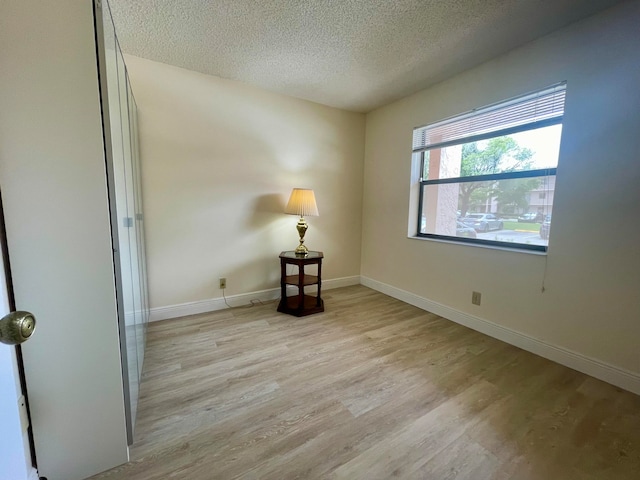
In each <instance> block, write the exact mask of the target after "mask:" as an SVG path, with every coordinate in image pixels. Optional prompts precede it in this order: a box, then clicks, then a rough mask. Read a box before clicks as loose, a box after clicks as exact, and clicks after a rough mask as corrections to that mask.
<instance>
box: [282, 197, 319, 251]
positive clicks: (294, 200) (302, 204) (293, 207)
mask: <svg viewBox="0 0 640 480" xmlns="http://www.w3.org/2000/svg"><path fill="white" fill-rule="evenodd" d="M284 213H288V214H289V215H299V216H300V220H298V224H297V225H296V228H297V229H298V235H300V245H298V247H297V248H296V249H295V254H296V255H300V256H303V257H304V256H306V255H308V254H309V249H308V248H307V247H306V246H305V245H304V234H305V233H306V231H307V228H309V226H308V225H307V221H306V220H305V219H304V217H305V216H311V217H317V216H318V206H317V205H316V197H315V195H314V194H313V190H311V189H308V188H294V189H293V190H292V191H291V196H290V197H289V202H288V203H287V206H286V207H285V209H284Z"/></svg>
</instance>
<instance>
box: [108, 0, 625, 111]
mask: <svg viewBox="0 0 640 480" xmlns="http://www.w3.org/2000/svg"><path fill="white" fill-rule="evenodd" d="M109 3H110V5H111V9H112V14H113V18H114V22H115V24H116V32H117V34H118V37H119V39H120V44H121V47H122V50H123V51H124V52H125V53H130V54H132V55H136V56H139V57H143V58H148V59H151V60H156V61H159V62H163V63H167V64H171V65H176V66H179V67H183V68H187V69H189V70H195V71H198V72H202V73H207V74H210V75H216V76H219V77H223V78H228V79H233V80H239V81H242V82H245V83H248V84H252V85H256V86H259V87H262V88H264V89H267V90H270V91H274V92H280V93H284V94H287V95H292V96H294V97H299V98H304V99H307V100H312V101H314V102H318V103H322V104H325V105H330V106H334V107H339V108H344V109H347V110H353V111H359V112H367V111H370V110H372V109H374V108H376V107H379V106H381V105H384V104H386V103H389V102H392V101H394V100H397V99H399V98H402V97H404V96H406V95H409V94H411V93H414V92H416V91H418V90H421V89H423V88H426V87H428V86H430V85H433V84H434V83H437V82H439V81H442V80H444V79H446V78H448V77H450V76H452V75H455V74H457V73H459V72H461V71H464V70H466V69H469V68H471V67H473V66H475V65H478V64H480V63H482V62H484V61H486V60H489V59H491V58H493V57H495V56H497V55H500V54H502V53H505V52H507V51H509V50H511V49H513V48H515V47H517V46H519V45H522V44H524V43H526V42H528V41H531V40H533V39H535V38H538V37H540V36H542V35H545V34H547V33H550V32H552V31H554V30H556V29H558V28H560V27H562V26H565V25H568V24H569V23H572V22H574V21H576V20H579V19H581V18H584V17H586V16H589V15H591V14H593V13H595V12H598V11H600V10H602V9H604V8H607V7H609V6H612V5H614V4H616V3H620V1H619V0H395V1H394V0H182V1H176V0H109Z"/></svg>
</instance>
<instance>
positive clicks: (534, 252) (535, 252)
mask: <svg viewBox="0 0 640 480" xmlns="http://www.w3.org/2000/svg"><path fill="white" fill-rule="evenodd" d="M407 238H409V239H411V240H420V241H426V242H436V243H448V244H449V245H457V246H459V247H472V248H488V249H490V250H502V251H505V252H513V253H524V254H526V255H537V256H541V257H544V256H546V255H547V253H549V251H548V250H547V251H546V252H541V251H539V250H526V249H523V248H509V247H502V246H500V245H484V244H482V243H470V242H469V243H467V242H456V241H455V240H445V239H441V238H428V237H418V236H416V235H408V236H407ZM547 248H548V247H547Z"/></svg>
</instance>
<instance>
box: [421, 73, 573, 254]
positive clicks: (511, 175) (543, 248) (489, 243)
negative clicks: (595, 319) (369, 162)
mask: <svg viewBox="0 0 640 480" xmlns="http://www.w3.org/2000/svg"><path fill="white" fill-rule="evenodd" d="M558 86H562V87H563V88H564V92H565V93H564V94H565V95H566V82H561V83H559V84H556V85H554V86H552V87H548V88H547V89H543V90H540V92H542V91H544V90H548V89H549V88H554V87H558ZM530 95H531V94H530ZM526 96H527V95H522V96H521V98H524V97H526ZM512 101H513V99H512V100H505V101H504V102H499V103H497V104H494V105H493V106H491V107H495V106H499V105H501V104H504V105H505V107H506V106H507V105H508V104H509V103H510V102H512ZM565 103H566V100H565V101H564V102H563V113H562V115H558V116H555V117H553V118H546V119H543V120H537V121H531V122H529V123H524V124H521V125H517V126H514V127H507V128H503V129H498V130H494V131H491V132H488V133H483V134H478V135H471V136H468V137H462V138H457V139H455V140H449V141H444V142H439V143H434V144H430V145H428V146H427V147H424V146H421V147H417V148H416V147H415V146H414V148H413V151H412V154H413V155H415V154H419V155H420V159H419V162H420V179H419V194H418V216H417V222H416V230H415V231H416V234H415V237H417V238H426V239H433V240H441V241H450V242H455V243H460V244H470V245H478V246H485V247H498V248H508V249H509V250H516V251H535V252H542V253H546V252H547V250H548V244H547V245H533V244H525V243H516V242H505V241H498V240H487V239H481V238H469V237H458V236H452V235H441V234H435V233H422V231H421V230H422V228H421V226H422V213H423V207H424V196H425V190H426V187H427V186H429V185H442V184H452V183H455V184H462V183H468V182H482V181H499V180H509V179H518V178H532V177H552V176H554V177H555V176H557V166H556V167H550V168H542V169H535V170H521V171H512V172H502V173H495V174H487V175H476V176H468V177H452V178H442V179H433V180H425V179H424V172H425V153H426V152H428V151H430V150H436V149H440V148H446V147H450V146H454V145H464V144H467V143H472V142H477V141H482V140H488V139H491V138H497V137H502V136H506V135H512V134H515V133H520V132H525V131H531V130H537V129H540V128H544V127H549V126H553V125H562V124H563V120H564V104H565ZM491 107H485V109H488V108H491ZM485 109H482V108H481V109H477V110H478V111H482V110H485ZM465 115H469V114H468V113H467V114H461V115H456V116H453V117H451V118H449V119H448V120H443V121H441V122H437V123H434V124H432V125H440V124H443V123H445V122H447V121H451V120H455V119H458V118H461V117H464V116H465ZM420 128H424V127H420ZM416 130H418V128H416V129H414V133H415V131H416ZM561 141H562V140H561ZM488 213H490V212H488ZM457 221H459V220H457Z"/></svg>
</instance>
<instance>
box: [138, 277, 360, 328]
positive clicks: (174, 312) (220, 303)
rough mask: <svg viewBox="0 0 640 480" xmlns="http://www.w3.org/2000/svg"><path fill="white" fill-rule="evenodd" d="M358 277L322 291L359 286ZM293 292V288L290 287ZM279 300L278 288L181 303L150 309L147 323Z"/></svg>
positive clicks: (328, 283)
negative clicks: (255, 302)
mask: <svg viewBox="0 0 640 480" xmlns="http://www.w3.org/2000/svg"><path fill="white" fill-rule="evenodd" d="M359 284H360V276H359V275H355V276H353V277H342V278H333V279H330V280H323V281H322V289H323V290H330V289H332V288H339V287H348V286H350V285H359ZM291 289H292V290H295V287H291ZM278 298H280V288H270V289H268V290H260V291H257V292H249V293H241V294H238V295H227V302H226V303H225V300H224V298H222V297H219V298H211V299H208V300H200V301H198V302H189V303H182V304H179V305H168V306H166V307H156V308H152V309H151V311H150V312H149V313H150V315H149V321H151V322H156V321H159V320H168V319H170V318H177V317H184V316H187V315H195V314H199V313H207V312H215V311H216V310H224V309H225V308H229V307H228V306H227V303H228V304H229V305H231V306H232V307H241V306H244V305H249V304H250V303H251V302H252V301H260V302H268V301H271V300H276V299H278Z"/></svg>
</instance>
